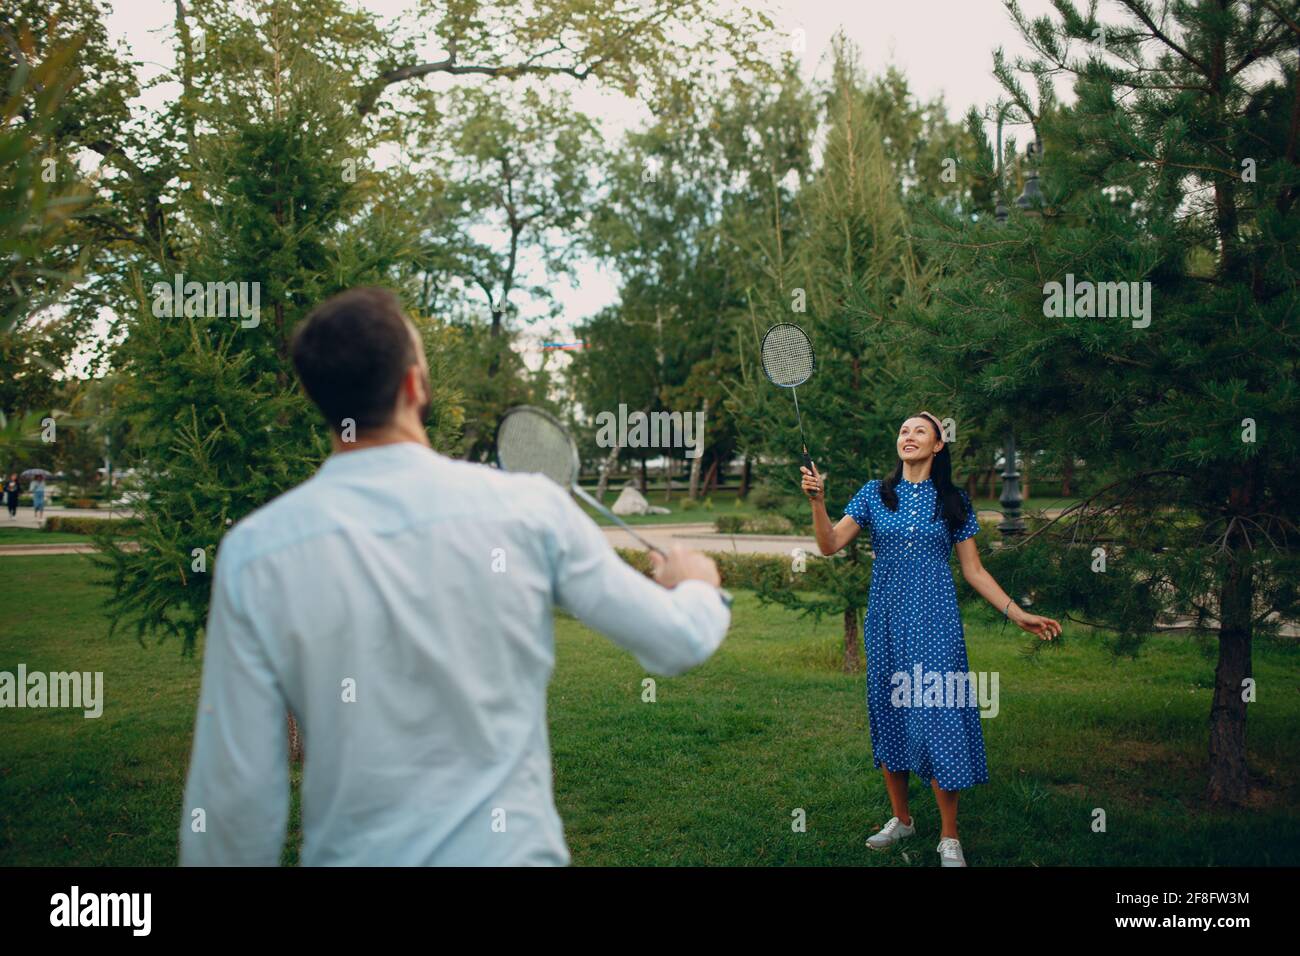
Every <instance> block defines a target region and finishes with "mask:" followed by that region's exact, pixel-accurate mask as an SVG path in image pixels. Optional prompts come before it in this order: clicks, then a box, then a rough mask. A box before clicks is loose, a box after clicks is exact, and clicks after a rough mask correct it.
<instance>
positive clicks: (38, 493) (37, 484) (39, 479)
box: [32, 472, 45, 524]
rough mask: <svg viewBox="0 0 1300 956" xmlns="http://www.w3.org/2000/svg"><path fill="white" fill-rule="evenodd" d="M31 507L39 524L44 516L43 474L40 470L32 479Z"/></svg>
mask: <svg viewBox="0 0 1300 956" xmlns="http://www.w3.org/2000/svg"><path fill="white" fill-rule="evenodd" d="M32 508H33V509H34V510H35V512H36V522H37V523H38V524H39V523H40V522H41V521H42V520H44V518H45V476H44V475H43V474H41V473H40V472H37V473H36V477H35V478H33V479H32Z"/></svg>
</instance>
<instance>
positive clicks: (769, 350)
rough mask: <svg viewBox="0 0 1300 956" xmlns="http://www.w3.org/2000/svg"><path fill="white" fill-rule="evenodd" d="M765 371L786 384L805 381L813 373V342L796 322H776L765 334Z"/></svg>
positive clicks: (785, 385)
mask: <svg viewBox="0 0 1300 956" xmlns="http://www.w3.org/2000/svg"><path fill="white" fill-rule="evenodd" d="M762 358H763V373H764V374H765V375H767V377H768V378H769V379H770V380H771V381H772V382H773V384H776V385H781V386H783V387H785V388H793V387H795V386H797V385H802V384H803V383H804V382H806V381H808V379H809V378H810V377H811V376H812V373H813V350H812V343H811V342H809V341H808V336H806V335H805V334H804V333H803V330H802V329H800V328H798V327H797V326H794V325H775V326H773V327H772V328H771V329H769V330H768V333H767V335H765V336H764V337H763V356H762Z"/></svg>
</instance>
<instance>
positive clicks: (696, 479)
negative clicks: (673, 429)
mask: <svg viewBox="0 0 1300 956" xmlns="http://www.w3.org/2000/svg"><path fill="white" fill-rule="evenodd" d="M686 414H687V415H689V414H690V412H687V413H686ZM708 420H709V400H708V399H707V398H706V399H705V400H704V413H703V414H702V415H700V433H699V434H698V435H697V436H695V437H696V440H697V441H698V442H699V452H700V453H699V454H698V455H696V456H695V457H694V458H692V459H691V490H690V492H689V493H688V494H689V495H690V498H691V499H692V500H696V499H698V498H699V497H700V462H701V461H702V460H703V459H704V424H705V423H706V422H707V421H708Z"/></svg>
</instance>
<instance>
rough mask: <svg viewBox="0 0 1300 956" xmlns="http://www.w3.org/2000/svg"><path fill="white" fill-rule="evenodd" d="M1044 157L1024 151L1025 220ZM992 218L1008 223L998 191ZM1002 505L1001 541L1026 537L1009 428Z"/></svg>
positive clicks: (1035, 150) (1033, 207)
mask: <svg viewBox="0 0 1300 956" xmlns="http://www.w3.org/2000/svg"><path fill="white" fill-rule="evenodd" d="M1042 155H1043V144H1042V142H1040V141H1039V140H1038V138H1037V136H1035V138H1034V140H1033V142H1031V143H1030V144H1029V145H1028V146H1026V147H1025V162H1026V170H1025V188H1024V191H1023V192H1022V193H1021V194H1020V195H1019V196H1017V197H1016V200H1015V204H1016V208H1017V209H1019V210H1020V211H1021V212H1022V213H1024V214H1025V215H1026V216H1037V215H1039V211H1038V209H1039V204H1040V202H1041V201H1042V198H1043V193H1042V191H1041V190H1040V189H1039V188H1038V158H1039V157H1041V156H1042ZM993 218H994V219H996V220H997V221H998V222H999V223H1005V222H1006V221H1007V207H1006V205H1005V204H1004V203H1003V202H1002V193H1001V190H1000V189H999V192H998V204H997V207H996V208H995V210H994V213H993ZM998 502H999V503H1000V504H1001V505H1002V522H1001V523H1000V524H999V525H998V531H1000V532H1001V533H1002V535H1003V537H1007V536H1014V535H1021V534H1024V533H1025V519H1024V518H1023V517H1022V516H1021V512H1020V506H1021V505H1023V504H1024V499H1023V498H1022V497H1021V496H1020V471H1019V469H1017V468H1016V430H1015V426H1014V425H1012V424H1008V425H1007V431H1006V436H1005V438H1004V439H1003V449H1002V494H1001V495H1000V496H999V497H998Z"/></svg>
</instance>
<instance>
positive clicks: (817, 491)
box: [799, 462, 826, 501]
mask: <svg viewBox="0 0 1300 956" xmlns="http://www.w3.org/2000/svg"><path fill="white" fill-rule="evenodd" d="M799 471H801V472H802V473H803V493H804V494H805V495H807V496H808V500H809V501H816V500H817V499H819V498H820V497H821V496H822V495H824V494H825V493H826V482H825V481H824V480H822V476H821V473H820V472H819V471H818V470H817V463H816V462H813V466H812V471H809V470H808V469H807V467H806V466H804V465H800V466H799Z"/></svg>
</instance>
